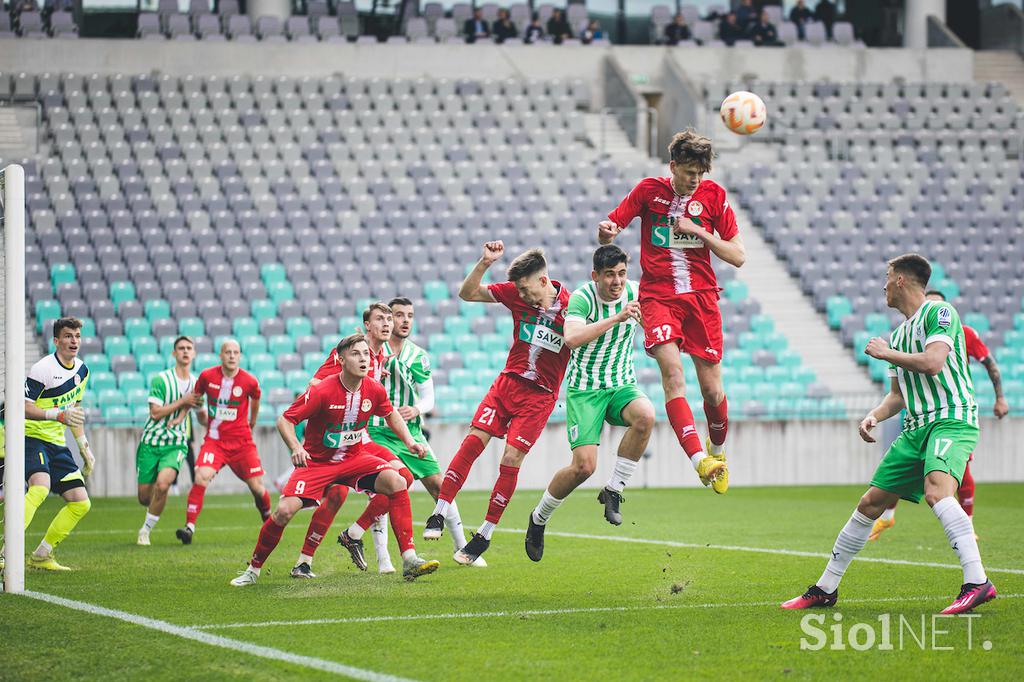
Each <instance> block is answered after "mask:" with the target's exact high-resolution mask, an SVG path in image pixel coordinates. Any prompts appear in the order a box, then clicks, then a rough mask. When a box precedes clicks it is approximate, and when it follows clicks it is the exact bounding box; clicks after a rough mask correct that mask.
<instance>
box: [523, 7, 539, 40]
mask: <svg viewBox="0 0 1024 682" xmlns="http://www.w3.org/2000/svg"><path fill="white" fill-rule="evenodd" d="M542 40H544V29H543V28H541V27H540V17H539V16H538V15H537V13H536V12H534V13H533V16H532V17H530V25H529V26H527V27H526V31H524V33H523V42H524V43H526V44H527V45H530V44H532V43H539V42H541V41H542Z"/></svg>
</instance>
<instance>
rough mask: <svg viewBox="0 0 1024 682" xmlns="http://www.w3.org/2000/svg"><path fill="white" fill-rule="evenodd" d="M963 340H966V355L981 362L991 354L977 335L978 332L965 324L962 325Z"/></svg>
mask: <svg viewBox="0 0 1024 682" xmlns="http://www.w3.org/2000/svg"><path fill="white" fill-rule="evenodd" d="M964 341H966V342H967V355H968V356H969V357H971V358H974V359H975V360H977V361H978V362H982V361H983V360H985V358H987V357H988V356H989V355H991V354H992V351H990V350H989V349H988V346H986V345H985V342H984V341H982V340H981V337H980V336H978V332H976V331H974V329H973V328H972V327H968V326H967V325H966V324H965V325H964Z"/></svg>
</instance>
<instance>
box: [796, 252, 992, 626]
mask: <svg viewBox="0 0 1024 682" xmlns="http://www.w3.org/2000/svg"><path fill="white" fill-rule="evenodd" d="M931 272H932V268H931V265H930V264H929V263H928V261H927V260H925V259H924V258H923V257H921V256H919V255H917V254H906V255H903V256H899V257H897V258H893V259H892V260H890V261H889V270H888V273H887V275H886V281H885V302H886V304H887V305H888V306H889V307H890V308H895V309H897V310H899V311H900V312H901V313H903V316H904V317H906V321H904V322H903V323H902V324H901V325H900V326H899V327H897V328H896V330H895V331H893V333H892V335H891V336H890V338H889V342H886V341H885V339H882V338H878V337H876V338H873V339H871V340H870V341H869V342H868V345H867V348H866V349H865V352H866V353H867V354H868V355H870V356H871V357H873V358H877V359H879V360H884V361H885V362H888V363H889V376H890V378H891V381H890V389H889V393H888V395H886V396H885V398H883V399H882V402H881V403H880V404H879V405H878V407H876V408H875V409H873V410H871V411H870V412H868V415H867V416H866V417H865V418H864V420H863V421H862V422H861V423H860V436H861V438H862V439H864V440H865V441H866V442H868V443H874V442H875V439H874V437H873V436H872V435H871V431H872V430H873V429H874V428H875V427H876V426H877V425H878V422H880V421H884V420H886V419H889V418H890V417H893V416H895V415H897V414H899V413H900V411H901V410H903V409H906V416H905V417H904V419H903V432H902V433H901V434H900V436H899V438H897V439H896V442H894V443H893V444H892V446H891V447H890V448H889V450H888V452H886V453H885V457H884V458H883V459H882V461H881V463H880V464H879V465H878V468H877V469H876V470H875V475H874V476H873V477H872V479H871V485H870V487H869V488H868V490H867V492H866V493H864V496H863V497H861V499H860V504H858V505H857V509H856V510H855V511H854V512H853V516H851V517H850V520H849V521H847V522H846V526H844V527H843V529H842V530H841V531H840V532H839V537H838V538H836V543H835V546H834V547H833V548H832V558H831V559H830V560H829V562H828V565H827V566H826V567H825V572H824V573H823V574H822V576H821V578H820V579H819V580H818V582H817V583H816V584H814V585H812V586H811V587H810V588H808V590H807V592H805V593H804V594H803V595H802V596H800V597H796V598H795V599H791V600H789V601H787V602H785V603H784V604H782V608H787V609H802V608H808V607H812V606H832V605H834V604H835V603H836V599H837V597H838V594H839V581H840V580H841V579H842V577H843V574H844V573H845V572H846V569H847V567H848V566H849V565H850V562H851V561H853V557H854V555H856V554H857V552H859V551H860V550H861V549H863V547H864V545H865V543H867V540H868V537H869V535H870V534H871V527H872V526H873V525H874V522H875V519H877V518H878V517H879V516H881V515H882V512H883V511H885V509H886V508H887V507H889V506H891V505H892V504H893V503H894V502H896V501H897V500H899V499H901V498H902V499H904V500H910V501H911V502H914V503H916V502H919V501H920V499H921V497H922V495H923V496H924V498H925V501H926V502H927V503H928V506H930V507H931V508H932V511H933V512H934V513H935V516H936V517H937V518H938V519H939V522H940V523H941V524H942V527H943V528H944V529H945V531H946V537H947V538H949V543H950V546H951V547H952V548H953V551H954V552H956V554H957V557H958V558H959V559H960V566H961V567H962V568H963V573H964V582H963V585H962V586H961V587H960V594H959V596H957V598H956V599H954V600H953V603H952V604H950V605H949V606H947V607H946V608H945V609H944V610H943V611H942V613H943V614H958V613H964V612H966V611H970V610H971V609H973V608H975V607H976V606H980V605H981V604H984V603H985V602H987V601H989V600H990V599H993V598H995V596H996V589H995V587H994V586H993V585H992V583H991V581H989V579H988V577H987V576H986V575H985V569H984V567H983V566H982V564H981V554H980V553H979V551H978V542H977V540H975V537H974V526H973V524H972V523H971V517H970V516H968V515H967V513H966V512H965V511H964V510H963V508H962V507H961V506H960V504H959V503H958V502H957V500H956V491H957V488H958V487H959V485H960V482H961V480H962V478H963V473H964V468H965V467H966V466H967V460H968V458H969V457H970V454H971V452H972V451H973V450H974V445H975V444H976V443H977V442H978V406H977V404H976V403H975V401H974V384H973V382H972V381H971V370H970V365H969V364H968V359H967V344H966V341H965V340H964V330H963V326H962V325H961V323H960V316H959V315H958V314H957V312H956V310H955V309H954V308H953V306H952V305H950V304H949V303H946V302H944V301H942V302H938V301H928V300H926V298H925V288H926V287H927V286H928V279H929V278H930V277H931Z"/></svg>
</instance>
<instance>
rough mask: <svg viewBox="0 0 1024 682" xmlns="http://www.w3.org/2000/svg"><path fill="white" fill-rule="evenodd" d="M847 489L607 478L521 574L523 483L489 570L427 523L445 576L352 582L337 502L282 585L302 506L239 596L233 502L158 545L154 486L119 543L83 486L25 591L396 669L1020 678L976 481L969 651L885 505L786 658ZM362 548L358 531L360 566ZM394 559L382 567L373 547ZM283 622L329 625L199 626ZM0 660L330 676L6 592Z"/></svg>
mask: <svg viewBox="0 0 1024 682" xmlns="http://www.w3.org/2000/svg"><path fill="white" fill-rule="evenodd" d="M861 490H862V488H861V487H849V486H842V487H839V486H836V487H813V488H812V487H804V488H734V489H732V490H730V492H729V493H728V495H726V496H725V497H718V496H715V495H714V494H713V493H711V491H709V490H627V492H626V502H625V503H624V505H623V508H622V509H623V515H624V518H625V521H624V523H623V525H622V526H621V527H618V528H616V527H613V526H610V525H608V524H607V523H606V522H605V521H604V518H603V516H602V514H601V506H600V505H599V504H598V503H597V502H596V491H590V490H586V491H578V492H577V493H576V494H574V495H573V496H572V497H571V498H569V500H568V501H567V502H566V503H565V504H564V505H563V506H562V508H561V509H559V510H558V511H557V512H556V514H555V516H554V517H553V518H552V521H551V523H550V524H549V528H548V539H547V548H546V554H545V557H544V560H543V561H542V562H541V563H539V564H534V563H532V562H531V561H530V560H529V559H527V557H526V555H525V553H524V551H523V535H522V533H521V532H511V530H510V529H523V528H525V525H526V516H527V514H528V512H529V510H530V509H532V507H533V505H534V504H535V503H536V501H537V499H538V497H539V492H537V491H528V490H520V491H518V492H517V494H516V496H515V498H514V500H513V503H512V504H511V505H510V507H509V508H508V510H507V511H506V513H505V516H504V519H503V525H502V527H501V528H500V529H499V532H497V533H496V534H495V536H494V540H493V541H492V544H491V549H490V551H489V552H488V553H487V554H486V559H487V560H488V562H489V563H490V567H489V568H487V569H472V568H463V567H460V566H458V565H456V564H455V563H454V562H453V561H452V560H451V551H452V550H451V541H450V539H449V538H448V537H447V534H446V535H445V537H443V538H442V539H441V540H440V541H439V542H431V543H428V542H426V541H423V540H421V539H420V540H418V542H417V549H418V551H419V552H420V554H421V555H423V556H426V557H430V558H438V559H441V560H442V567H441V569H440V570H439V571H438V572H437V573H435V574H434V575H431V576H428V577H425V578H422V579H420V580H417V581H416V582H413V583H406V582H404V581H402V580H401V578H400V577H396V576H388V577H381V576H378V575H377V574H376V573H374V572H372V571H371V572H368V573H360V572H359V571H357V570H356V569H355V567H354V566H352V565H351V563H350V562H349V560H348V556H347V554H342V552H341V550H340V549H339V548H338V546H337V545H336V544H335V543H334V541H333V538H334V536H335V535H336V534H337V533H338V532H339V531H340V530H341V528H342V527H343V524H345V523H349V522H351V520H352V519H353V518H354V517H355V516H356V515H357V514H358V513H359V512H360V511H361V510H362V507H363V504H364V498H362V497H361V496H358V495H352V496H350V498H349V502H348V503H347V504H346V506H345V508H343V509H342V511H341V513H340V514H339V517H338V520H337V522H336V523H335V526H334V528H332V533H331V535H330V536H329V537H328V538H327V539H326V540H325V541H324V544H323V545H322V547H321V549H320V552H319V553H318V555H317V559H316V562H315V565H314V570H315V571H316V572H317V574H318V575H319V577H318V578H317V579H316V580H309V581H300V580H294V579H292V578H290V577H289V575H288V572H289V569H290V568H291V566H292V564H293V562H294V560H295V558H296V557H297V555H298V550H299V548H300V546H301V541H302V534H303V532H304V530H305V527H306V524H307V523H308V520H309V514H308V512H304V513H302V514H300V515H299V516H297V517H296V520H295V521H294V522H293V523H292V524H291V526H289V528H288V530H287V531H286V532H285V535H284V538H283V540H282V542H281V544H280V545H279V546H278V549H277V551H276V552H275V553H274V554H273V555H272V556H271V558H270V560H269V561H268V562H267V564H266V566H265V567H264V570H263V575H262V577H261V579H260V582H259V584H257V585H256V586H254V587H250V588H245V589H237V588H232V587H230V586H229V585H228V581H229V580H230V579H231V578H233V577H234V576H235V575H236V574H237V573H238V571H240V570H241V569H242V568H243V567H244V565H245V563H246V560H247V559H248V556H249V554H250V552H251V551H252V548H253V545H254V543H255V540H256V535H257V532H258V529H259V520H258V516H257V513H256V511H255V509H254V508H253V507H252V505H251V502H250V499H249V498H248V496H210V497H208V498H207V501H206V506H205V508H204V510H203V513H202V516H201V517H200V519H199V529H198V531H197V533H196V536H195V542H194V543H193V545H192V546H190V547H183V546H181V545H180V544H179V543H178V542H177V541H176V540H175V539H174V529H175V528H176V527H177V526H179V525H182V524H183V519H184V504H185V498H184V495H183V496H181V497H176V498H172V499H171V500H170V502H169V504H168V508H167V511H166V512H165V514H164V516H163V518H162V519H161V521H160V524H159V526H158V527H157V529H156V531H155V532H154V534H153V545H152V546H151V547H137V546H135V545H134V541H135V533H136V530H137V528H138V526H139V525H140V523H141V521H142V518H143V509H142V508H141V507H140V506H139V505H138V504H137V503H136V502H135V501H134V500H131V499H125V498H120V499H100V500H96V501H95V502H94V506H93V509H92V512H91V513H90V514H89V516H88V517H86V519H85V520H84V521H83V522H82V523H81V524H80V526H79V528H78V529H77V531H76V532H75V533H74V534H72V536H71V537H70V538H69V539H68V540H67V541H65V543H64V544H63V545H62V546H61V548H60V552H59V558H60V560H61V561H62V562H63V563H66V564H68V565H71V566H73V567H75V568H76V569H77V570H76V571H75V572H73V573H63V574H50V573H39V572H32V571H30V572H29V574H28V576H27V587H28V589H30V590H33V591H36V592H41V593H45V594H49V595H56V596H60V597H65V598H67V599H73V600H76V601H80V602H85V603H88V604H92V605H98V606H102V607H106V608H109V609H117V610H120V611H125V612H129V613H132V614H136V615H139V616H145V617H148V618H152V619H158V620H160V621H163V622H166V623H171V624H174V625H179V626H190V627H191V626H204V627H203V628H202V629H201V631H202V632H206V633H210V634H213V635H219V636H222V637H227V638H230V639H231V640H233V641H235V642H242V643H246V644H251V645H256V646H258V647H272V648H274V649H276V650H279V651H284V652H289V653H291V654H297V655H300V656H306V657H312V658H315V659H319V660H322V661H331V662H337V663H341V664H344V665H347V666H353V667H355V668H359V669H362V670H365V671H368V672H370V673H376V674H378V675H379V676H383V675H394V676H399V677H403V678H411V679H414V680H480V679H483V680H491V679H495V680H548V679H552V680H562V681H564V680H587V679H601V678H610V679H616V680H652V679H664V680H678V679H693V678H711V677H716V678H720V679H721V678H725V679H765V678H785V679H797V678H799V679H849V678H852V677H854V676H860V675H865V676H866V675H869V674H870V675H871V676H872V677H878V676H882V677H883V678H892V679H925V678H927V679H936V678H937V677H939V676H944V675H958V676H963V677H965V678H967V677H969V678H972V679H1007V680H1011V679H1012V680H1019V679H1022V678H1024V549H1022V547H1021V543H1020V538H1021V537H1022V536H1024V484H1002V485H994V484H982V485H979V486H978V489H977V508H976V516H975V525H976V529H977V531H978V533H979V535H980V536H981V549H982V556H983V559H984V560H985V564H986V566H987V567H989V568H990V577H991V578H992V580H993V582H995V584H996V587H997V589H998V590H999V592H1000V596H1001V598H999V599H997V600H996V601H994V602H992V603H990V604H986V605H985V606H983V607H981V608H980V609H979V610H978V611H977V614H978V616H979V617H978V618H974V619H973V620H971V621H970V625H971V642H970V648H968V641H967V625H968V621H967V619H963V618H958V619H940V620H939V621H936V622H934V623H933V621H932V614H934V613H937V612H938V611H939V610H940V609H942V608H943V607H945V606H946V605H947V604H948V603H949V602H950V601H951V599H952V598H953V597H954V596H956V592H957V590H958V588H959V585H960V580H961V574H960V570H959V568H958V567H956V568H949V567H943V566H928V565H923V564H928V563H932V564H942V565H944V566H952V565H954V564H956V557H955V555H954V554H953V553H952V552H951V551H950V549H949V547H948V544H947V541H946V538H945V535H944V534H943V532H942V529H941V527H940V526H939V525H938V523H937V522H936V520H935V518H934V516H933V515H932V514H931V513H930V511H929V510H928V508H927V507H926V506H925V505H923V504H922V505H912V504H906V503H904V504H902V505H901V506H900V508H899V510H898V512H897V523H896V526H895V527H894V528H892V529H891V530H889V531H887V532H886V533H885V534H884V535H883V536H882V538H881V540H880V541H878V542H871V543H869V544H868V546H867V547H866V548H865V550H864V551H863V552H862V553H861V557H864V558H866V559H893V560H905V561H908V562H913V563H905V564H904V563H886V562H876V561H855V562H854V563H853V565H852V566H851V567H850V570H849V571H848V572H847V575H846V579H845V580H844V582H843V584H842V586H841V588H840V601H839V606H838V608H837V609H834V610H832V611H817V612H815V613H818V614H821V615H824V616H825V621H824V623H823V624H822V625H820V627H821V629H822V630H823V631H824V632H825V635H826V636H827V644H826V646H825V648H824V649H822V650H802V649H801V639H802V638H803V639H806V640H807V641H808V643H812V644H813V643H815V642H816V639H815V637H812V636H810V635H808V634H805V632H804V631H803V630H802V628H801V619H802V618H803V616H804V615H805V614H806V613H807V612H784V611H781V610H780V609H779V608H778V607H777V603H778V602H781V601H783V600H785V599H788V598H789V597H792V596H794V595H796V594H798V593H799V592H801V591H802V590H803V589H804V588H805V587H806V586H807V585H809V584H810V583H812V582H814V581H815V580H816V579H817V577H818V576H819V575H820V573H821V570H822V568H823V566H824V561H825V560H824V558H823V555H824V554H825V553H827V552H828V550H829V549H830V548H831V545H832V542H833V540H834V539H835V535H836V533H837V532H838V530H839V528H840V527H841V526H842V524H843V523H844V522H845V520H846V519H847V518H848V517H849V514H850V512H851V510H852V508H853V506H854V504H855V503H856V501H857V498H858V495H859V494H860V492H861ZM486 503H487V495H486V493H475V492H467V493H465V494H463V495H461V496H460V497H459V504H460V507H461V510H462V514H463V519H464V520H465V521H466V523H467V526H468V527H470V528H472V527H475V525H476V524H477V523H479V522H480V521H481V520H482V517H483V513H484V509H485V506H486ZM57 507H58V502H57V500H56V499H54V498H52V497H51V498H50V499H49V500H47V502H46V504H45V505H44V506H43V508H42V509H41V510H40V512H39V513H38V514H37V516H36V520H35V522H34V524H33V526H32V527H31V528H30V529H29V532H28V534H27V537H26V544H27V545H29V546H34V545H35V543H37V542H38V541H39V537H40V536H41V534H42V533H43V531H44V529H45V527H46V524H47V523H48V522H49V520H50V518H52V516H53V514H54V513H55V512H56V510H57ZM430 508H431V507H430V504H429V502H428V499H427V497H426V495H425V494H423V493H417V494H415V495H414V496H413V513H414V517H415V519H416V520H417V521H419V522H422V521H423V520H424V519H425V518H426V516H427V515H428V514H429V511H430ZM420 530H421V529H420V527H417V529H416V532H417V536H418V535H419V533H420ZM559 533H566V534H575V535H582V536H591V537H570V536H569V535H559ZM627 539H633V540H644V541H645V542H636V541H632V542H627V541H625V540H627ZM646 541H649V542H646ZM392 543H393V541H392ZM370 545H371V543H370V542H369V537H367V554H368V557H367V558H368V559H369V561H370V564H371V569H372V568H373V567H374V564H375V562H374V559H373V550H372V547H371V546H370ZM751 548H762V549H776V550H787V551H788V552H792V553H768V552H756V551H750V549H751ZM801 552H803V553H813V554H814V555H815V556H805V555H801V554H800V553H801ZM392 556H393V558H394V559H395V560H396V561H397V560H398V556H397V550H396V549H395V548H394V546H392ZM995 569H1004V570H1002V571H997V570H995ZM1007 569H1008V570H1007ZM474 614H479V615H474ZM488 614H489V615H488ZM837 614H841V616H842V620H841V621H838V622H837V621H836V620H835V618H836V615H837ZM885 614H889V615H888V616H885ZM922 616H924V622H925V630H926V632H925V641H924V650H922V647H921V645H920V643H919V638H920V637H921V622H922ZM388 617H398V618H388ZM880 617H882V618H886V617H887V618H890V619H891V620H890V623H891V630H890V641H891V644H892V647H893V648H892V649H891V650H879V648H878V644H879V642H878V640H879V639H881V637H882V634H883V633H882V625H881V622H880V620H879V618H880ZM298 620H326V621H333V622H327V623H323V622H321V623H312V624H289V625H264V626H258V627H254V626H245V627H205V626H218V625H236V624H242V623H252V624H257V623H266V622H268V621H289V622H290V621H298ZM858 624H864V625H859V626H858ZM933 625H934V626H935V627H934V630H935V631H933ZM853 626H857V627H858V630H859V632H858V633H856V634H857V637H858V639H856V640H855V641H856V642H857V643H858V644H863V643H864V642H866V641H867V637H868V635H867V634H866V630H867V629H868V628H870V629H872V633H873V635H874V637H875V639H876V642H875V646H873V647H871V648H869V649H867V650H866V651H858V650H856V649H854V648H853V647H851V646H850V643H849V642H850V640H849V635H850V631H851V628H852V627H853ZM815 627H819V626H817V625H816V624H815ZM833 628H836V629H841V635H840V640H839V642H840V643H842V644H844V645H845V648H844V649H842V650H834V649H832V648H831V647H832V646H833V644H835V642H836V640H835V637H834V632H833ZM944 633H945V634H944ZM901 634H902V646H901V641H900V635H901ZM933 638H934V642H933ZM986 642H987V644H986ZM933 645H934V646H936V647H948V648H949V649H948V650H933ZM0 651H2V655H0V661H2V662H0V679H3V680H25V679H47V680H61V679H67V680H83V679H103V680H109V679H113V678H115V677H121V678H122V679H128V680H131V679H147V680H163V679H167V680H171V679H174V680H180V679H203V680H219V679H239V680H268V681H269V680H280V679H328V678H333V679H337V675H336V673H332V672H330V671H329V670H324V669H312V668H310V667H304V666H303V665H301V664H297V663H289V662H282V661H275V660H266V659H263V658H259V657H256V656H254V655H253V654H252V653H247V652H244V651H238V650H227V649H224V648H217V647H214V646H210V645H208V644H202V643H197V642H194V641H189V640H186V639H182V638H180V637H177V636H174V635H171V634H165V633H164V632H159V631H155V630H152V629H147V628H144V627H140V626H139V625H137V624H132V623H127V622H123V621H120V620H115V619H112V618H109V617H105V616H101V615H93V614H88V613H81V612H78V611H73V610H70V609H68V608H65V607H63V606H58V605H54V604H50V603H44V602H41V601H37V600H33V599H29V598H27V597H19V596H13V595H0ZM367 679H374V677H373V675H372V674H371V675H370V676H369V677H367ZM378 679H383V678H382V677H378Z"/></svg>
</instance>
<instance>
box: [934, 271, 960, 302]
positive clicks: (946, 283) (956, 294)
mask: <svg viewBox="0 0 1024 682" xmlns="http://www.w3.org/2000/svg"><path fill="white" fill-rule="evenodd" d="M931 281H933V282H935V285H934V286H931V287H929V288H930V289H938V290H939V291H941V292H942V295H943V296H945V297H946V298H947V299H949V300H950V301H953V300H955V299H957V298H960V287H959V286H957V283H956V282H954V281H953V280H951V279H949V278H945V279H939V278H937V277H935V275H934V274H933V275H932V280H931Z"/></svg>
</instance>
